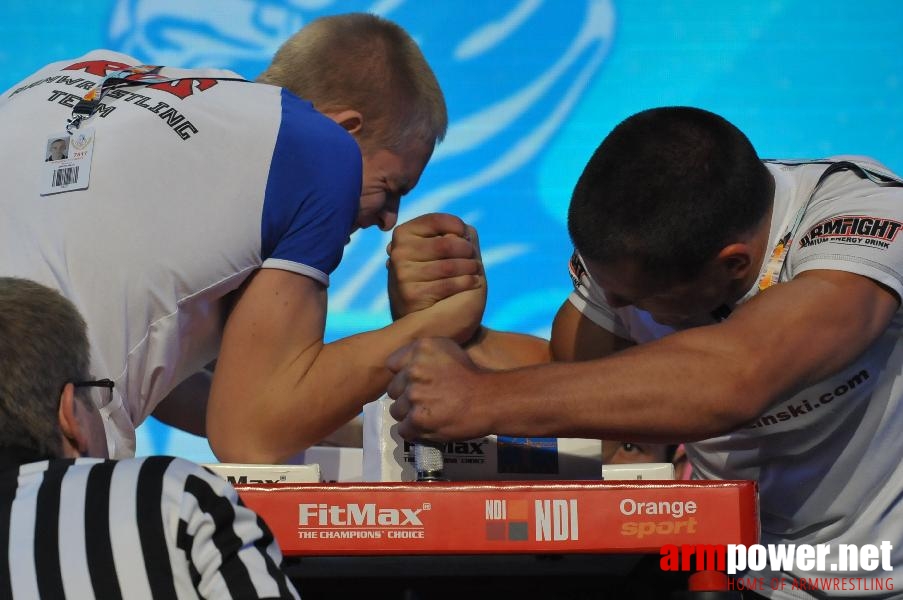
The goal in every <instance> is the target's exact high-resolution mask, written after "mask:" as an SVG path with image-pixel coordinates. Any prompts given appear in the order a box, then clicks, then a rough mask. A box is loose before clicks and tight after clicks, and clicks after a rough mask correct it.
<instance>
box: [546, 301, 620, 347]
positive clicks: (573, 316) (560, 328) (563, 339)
mask: <svg viewBox="0 0 903 600" xmlns="http://www.w3.org/2000/svg"><path fill="white" fill-rule="evenodd" d="M633 345H634V344H633V342H631V341H629V340H625V339H624V338H621V337H618V336H616V335H615V334H613V333H611V332H610V331H608V330H607V329H605V328H603V327H600V326H599V325H597V324H596V323H593V322H592V321H591V320H590V319H588V318H587V317H586V316H584V315H583V314H582V313H581V312H580V311H578V310H577V309H576V308H575V307H574V305H573V304H571V303H570V302H569V301H567V300H565V302H564V304H562V305H561V308H560V309H559V310H558V314H557V315H556V316H555V321H554V322H553V324H552V340H551V342H550V348H551V355H552V360H558V361H574V360H591V359H594V358H602V357H605V356H608V355H609V354H613V353H614V352H618V351H619V350H624V349H625V348H629V347H630V346H633Z"/></svg>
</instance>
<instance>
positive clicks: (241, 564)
mask: <svg viewBox="0 0 903 600" xmlns="http://www.w3.org/2000/svg"><path fill="white" fill-rule="evenodd" d="M0 548H2V550H3V552H4V554H5V560H0V599H5V598H16V599H18V598H26V599H33V598H47V599H51V598H52V599H54V600H55V599H59V598H70V599H79V600H82V599H91V598H97V599H102V600H108V599H109V600H115V599H117V598H122V599H132V598H135V599H138V598H142V599H147V600H156V599H161V598H178V599H183V598H185V599H188V598H192V599H194V598H298V595H297V592H296V591H295V589H294V588H293V587H292V584H291V583H290V582H289V581H288V579H287V578H286V577H285V575H284V574H283V573H282V572H281V570H280V568H279V566H280V564H281V561H282V554H281V552H280V551H279V548H278V547H277V545H276V543H275V542H274V540H273V536H272V534H271V533H270V531H269V529H268V528H267V527H266V525H265V524H264V523H263V521H262V520H261V519H260V518H259V517H258V516H257V515H256V514H255V513H253V512H252V511H250V510H248V509H247V508H245V507H244V506H243V505H242V504H241V502H240V500H239V499H238V495H237V493H236V492H235V489H234V488H232V486H231V485H229V484H228V483H227V482H226V481H224V480H223V479H221V478H219V477H217V476H216V475H214V474H212V473H210V472H209V471H207V470H205V469H203V468H201V467H199V466H197V465H195V464H193V463H190V462H187V461H184V460H181V459H177V458H171V457H160V456H156V457H148V458H138V459H130V460H123V461H118V462H117V461H99V460H94V459H78V460H75V461H73V460H52V461H41V462H35V463H29V464H26V465H23V466H21V467H19V468H18V469H17V468H10V469H6V470H4V471H2V472H0Z"/></svg>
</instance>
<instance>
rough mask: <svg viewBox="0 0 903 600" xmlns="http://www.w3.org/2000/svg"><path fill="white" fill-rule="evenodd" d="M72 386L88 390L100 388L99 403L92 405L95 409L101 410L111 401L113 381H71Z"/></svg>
mask: <svg viewBox="0 0 903 600" xmlns="http://www.w3.org/2000/svg"><path fill="white" fill-rule="evenodd" d="M72 385H73V386H75V387H77V388H80V387H88V388H102V389H101V394H100V402H97V401H96V400H95V401H94V404H95V405H96V406H97V408H103V407H105V406H106V405H108V404H109V403H110V402H112V401H113V385H114V383H113V380H112V379H97V380H94V381H73V382H72ZM92 400H93V398H92Z"/></svg>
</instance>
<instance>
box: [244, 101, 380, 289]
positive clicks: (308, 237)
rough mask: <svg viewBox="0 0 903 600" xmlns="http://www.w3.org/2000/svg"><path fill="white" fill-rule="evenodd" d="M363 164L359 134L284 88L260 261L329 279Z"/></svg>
mask: <svg viewBox="0 0 903 600" xmlns="http://www.w3.org/2000/svg"><path fill="white" fill-rule="evenodd" d="M361 172H362V166H361V154H360V150H359V148H358V145H357V143H356V142H355V141H354V138H352V137H351V136H350V135H349V134H348V133H347V132H345V130H343V129H342V128H341V127H340V126H339V125H337V124H336V123H335V122H333V121H332V120H330V119H328V118H327V117H324V116H323V115H321V114H320V113H318V112H316V111H315V110H314V109H313V107H312V106H311V104H310V103H309V102H307V101H304V100H301V99H299V98H298V97H296V96H294V95H292V94H291V93H289V92H287V91H285V90H283V92H282V115H281V123H280V127H279V133H278V134H277V138H276V144H275V146H274V149H273V158H272V161H271V164H270V173H269V177H268V179H267V185H266V192H265V196H264V203H263V214H262V221H261V258H262V259H263V265H262V266H263V268H274V269H283V270H287V271H292V272H295V273H300V274H302V275H306V276H308V277H311V278H313V279H316V280H317V281H319V282H321V283H322V284H323V285H329V275H330V273H332V271H333V270H335V268H336V267H337V266H338V264H339V262H340V261H341V259H342V252H343V251H344V248H345V244H346V243H347V242H348V237H349V236H350V235H351V231H352V228H353V226H354V222H355V219H356V217H357V211H358V205H359V203H360V193H361Z"/></svg>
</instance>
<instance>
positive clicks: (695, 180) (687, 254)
mask: <svg viewBox="0 0 903 600" xmlns="http://www.w3.org/2000/svg"><path fill="white" fill-rule="evenodd" d="M772 200H773V180H772V178H771V175H770V173H769V172H768V170H767V169H766V167H765V166H764V165H763V164H762V163H761V161H760V160H759V157H758V156H757V155H756V151H755V149H754V148H753V147H752V144H751V143H750V141H749V140H748V139H747V138H746V136H745V135H744V134H743V133H742V132H741V131H740V130H739V129H737V128H736V127H734V126H733V125H732V124H731V123H729V122H728V121H726V120H725V119H723V118H722V117H719V116H718V115H715V114H713V113H710V112H708V111H704V110H701V109H697V108H689V107H665V108H655V109H650V110H647V111H644V112H641V113H638V114H636V115H633V116H632V117H630V118H628V119H626V120H625V121H623V122H622V123H621V124H619V125H618V126H617V127H615V129H614V130H613V131H612V132H611V133H610V134H609V135H608V136H607V137H606V138H605V140H603V142H602V144H601V145H600V146H599V148H598V149H597V150H596V152H595V153H594V154H593V156H592V158H591V159H590V161H589V163H588V164H587V165H586V168H585V169H584V171H583V174H582V175H581V177H580V179H579V181H578V182H577V186H576V187H575V189H574V193H573V196H572V198H571V204H570V210H569V213H568V230H569V232H570V235H571V239H572V241H573V243H574V246H575V248H576V249H577V250H578V251H579V252H580V254H581V256H582V257H583V259H584V261H585V262H586V263H587V268H588V269H589V270H590V274H591V275H593V277H594V279H596V281H597V283H599V285H600V286H602V288H603V289H605V291H606V293H607V295H608V297H609V300H610V301H611V302H612V304H614V305H616V306H617V305H626V304H633V305H636V306H637V307H639V308H642V309H644V310H648V311H649V312H650V313H652V315H653V317H655V318H656V319H657V320H660V321H661V322H663V323H666V324H670V325H678V324H685V323H686V322H687V320H688V319H693V318H695V317H696V316H698V314H699V313H705V312H708V311H710V310H713V309H715V308H717V307H718V306H719V305H720V304H722V303H724V302H726V301H728V300H732V299H731V298H728V296H730V295H731V294H732V293H733V292H735V291H736V290H731V291H728V290H727V289H726V288H735V287H736V288H738V289H739V287H742V285H745V283H746V281H747V280H748V278H749V274H750V271H751V270H757V269H758V266H759V262H757V261H759V260H760V257H759V256H758V254H759V253H760V252H761V249H760V248H758V246H759V245H761V239H760V238H761V235H760V234H761V232H762V228H763V226H764V228H765V230H766V231H765V234H766V236H767V229H768V220H767V217H768V215H769V214H770V209H771V205H772ZM752 263H755V264H752ZM753 277H754V275H753ZM742 291H743V292H745V291H746V290H745V289H744V290H742ZM740 295H742V292H741V294H740ZM733 299H736V298H733Z"/></svg>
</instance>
